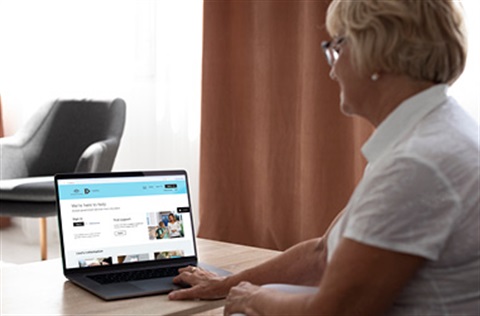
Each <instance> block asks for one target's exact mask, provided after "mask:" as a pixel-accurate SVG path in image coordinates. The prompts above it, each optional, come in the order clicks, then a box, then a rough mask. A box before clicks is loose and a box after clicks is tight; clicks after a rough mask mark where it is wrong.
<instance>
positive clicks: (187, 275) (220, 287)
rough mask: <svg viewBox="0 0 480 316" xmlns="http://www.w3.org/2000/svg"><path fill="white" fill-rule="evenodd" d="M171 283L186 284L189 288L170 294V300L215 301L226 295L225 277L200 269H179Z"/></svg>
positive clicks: (189, 267) (190, 267)
mask: <svg viewBox="0 0 480 316" xmlns="http://www.w3.org/2000/svg"><path fill="white" fill-rule="evenodd" d="M179 272H180V274H179V275H177V276H176V277H175V278H174V279H173V282H174V283H176V284H188V285H190V286H191V288H187V289H181V290H176V291H173V292H171V293H170V294H169V295H168V298H169V299H170V300H189V299H207V300H215V299H220V298H224V297H225V296H227V294H228V290H229V287H228V286H227V285H226V284H225V282H224V281H225V279H226V277H221V276H218V275H216V274H215V273H212V272H209V271H206V270H203V269H201V268H197V267H192V266H188V267H185V268H181V269H179Z"/></svg>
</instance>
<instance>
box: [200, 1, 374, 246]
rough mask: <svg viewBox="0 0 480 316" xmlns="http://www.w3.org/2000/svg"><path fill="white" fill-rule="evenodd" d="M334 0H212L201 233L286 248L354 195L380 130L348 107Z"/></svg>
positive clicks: (207, 23)
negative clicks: (331, 26)
mask: <svg viewBox="0 0 480 316" xmlns="http://www.w3.org/2000/svg"><path fill="white" fill-rule="evenodd" d="M327 6H328V1H208V0H206V1H205V2H204V51H203V83H202V127H201V150H200V207H199V208H200V227H199V236H200V237H205V238H210V239H216V240H223V241H229V242H235V243H241V244H246V245H253V246H260V247H266V248H272V249H280V250H283V249H286V248H288V247H290V246H291V245H293V244H295V243H297V242H299V241H302V240H305V239H308V238H312V237H315V236H320V235H321V234H323V233H324V231H325V230H326V228H327V227H328V225H329V223H330V222H331V221H332V219H333V218H334V217H335V215H336V214H337V213H338V212H339V211H340V210H341V209H342V208H343V207H344V206H345V204H346V202H347V201H348V198H349V196H350V194H351V193H352V191H353V189H354V186H355V184H356V183H357V181H358V180H359V178H360V177H361V174H362V172H363V168H364V165H365V162H364V160H363V158H362V156H361V154H360V147H361V145H362V144H363V142H364V141H365V139H366V138H367V137H368V135H369V134H370V133H371V131H372V129H371V127H370V126H369V125H366V123H364V122H361V121H358V120H356V119H352V118H348V117H345V116H344V115H343V114H341V112H340V110H339V97H338V96H339V89H338V86H337V84H336V83H335V82H333V81H332V80H331V79H330V78H329V75H328V73H329V71H330V68H329V66H328V65H327V63H326V61H325V59H324V57H323V52H322V49H321V46H320V42H321V41H322V40H324V39H328V38H329V37H328V35H327V33H326V30H325V27H324V18H325V12H326V9H327Z"/></svg>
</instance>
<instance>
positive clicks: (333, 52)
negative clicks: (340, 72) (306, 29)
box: [322, 37, 345, 67]
mask: <svg viewBox="0 0 480 316" xmlns="http://www.w3.org/2000/svg"><path fill="white" fill-rule="evenodd" d="M343 42H345V37H338V38H336V39H334V40H332V41H324V42H322V48H323V52H324V53H325V58H327V62H328V64H329V65H330V67H333V65H335V62H336V61H337V59H338V56H339V55H340V45H341V44H342V43H343Z"/></svg>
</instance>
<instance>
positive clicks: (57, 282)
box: [0, 238, 279, 315]
mask: <svg viewBox="0 0 480 316" xmlns="http://www.w3.org/2000/svg"><path fill="white" fill-rule="evenodd" d="M197 245H198V251H199V259H200V261H202V262H205V263H208V264H211V265H215V266H217V267H220V268H223V269H225V270H228V271H231V272H239V271H241V270H244V269H247V268H249V267H252V266H255V265H257V264H259V263H260V262H263V261H265V260H268V259H270V258H272V257H274V256H275V255H277V254H278V253H279V252H278V251H274V250H267V249H260V248H254V247H247V246H241V245H236V244H230V243H224V242H218V241H212V240H206V239H200V238H198V239H197ZM0 283H1V294H0V295H1V296H0V299H1V301H0V303H1V310H0V315H192V314H198V313H203V312H204V311H207V310H211V309H215V308H219V307H221V306H223V305H224V300H215V301H202V300H196V301H169V300H168V298H167V296H166V295H156V296H148V297H141V298H132V299H126V300H119V301H111V302H105V301H103V300H101V299H99V298H98V297H96V296H94V295H92V294H90V293H89V292H86V291H85V290H83V289H81V288H79V287H77V286H76V285H74V284H72V283H71V282H70V281H68V280H67V279H65V277H64V276H63V272H62V263H61V260H60V259H54V260H47V261H42V262H36V263H29V264H23V265H18V266H11V267H6V268H3V269H2V271H1V275H0ZM204 315H212V314H211V313H207V314H204Z"/></svg>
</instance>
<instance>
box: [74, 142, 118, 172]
mask: <svg viewBox="0 0 480 316" xmlns="http://www.w3.org/2000/svg"><path fill="white" fill-rule="evenodd" d="M116 147H117V145H116V141H115V140H114V139H107V140H103V141H99V142H96V143H93V144H91V145H90V146H88V147H87V148H86V149H85V150H84V151H83V153H82V155H81V156H80V159H79V160H78V162H77V166H76V167H75V172H102V171H110V170H111V164H112V163H113V158H114V157H115V152H112V151H113V149H114V148H116ZM109 156H112V157H109Z"/></svg>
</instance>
